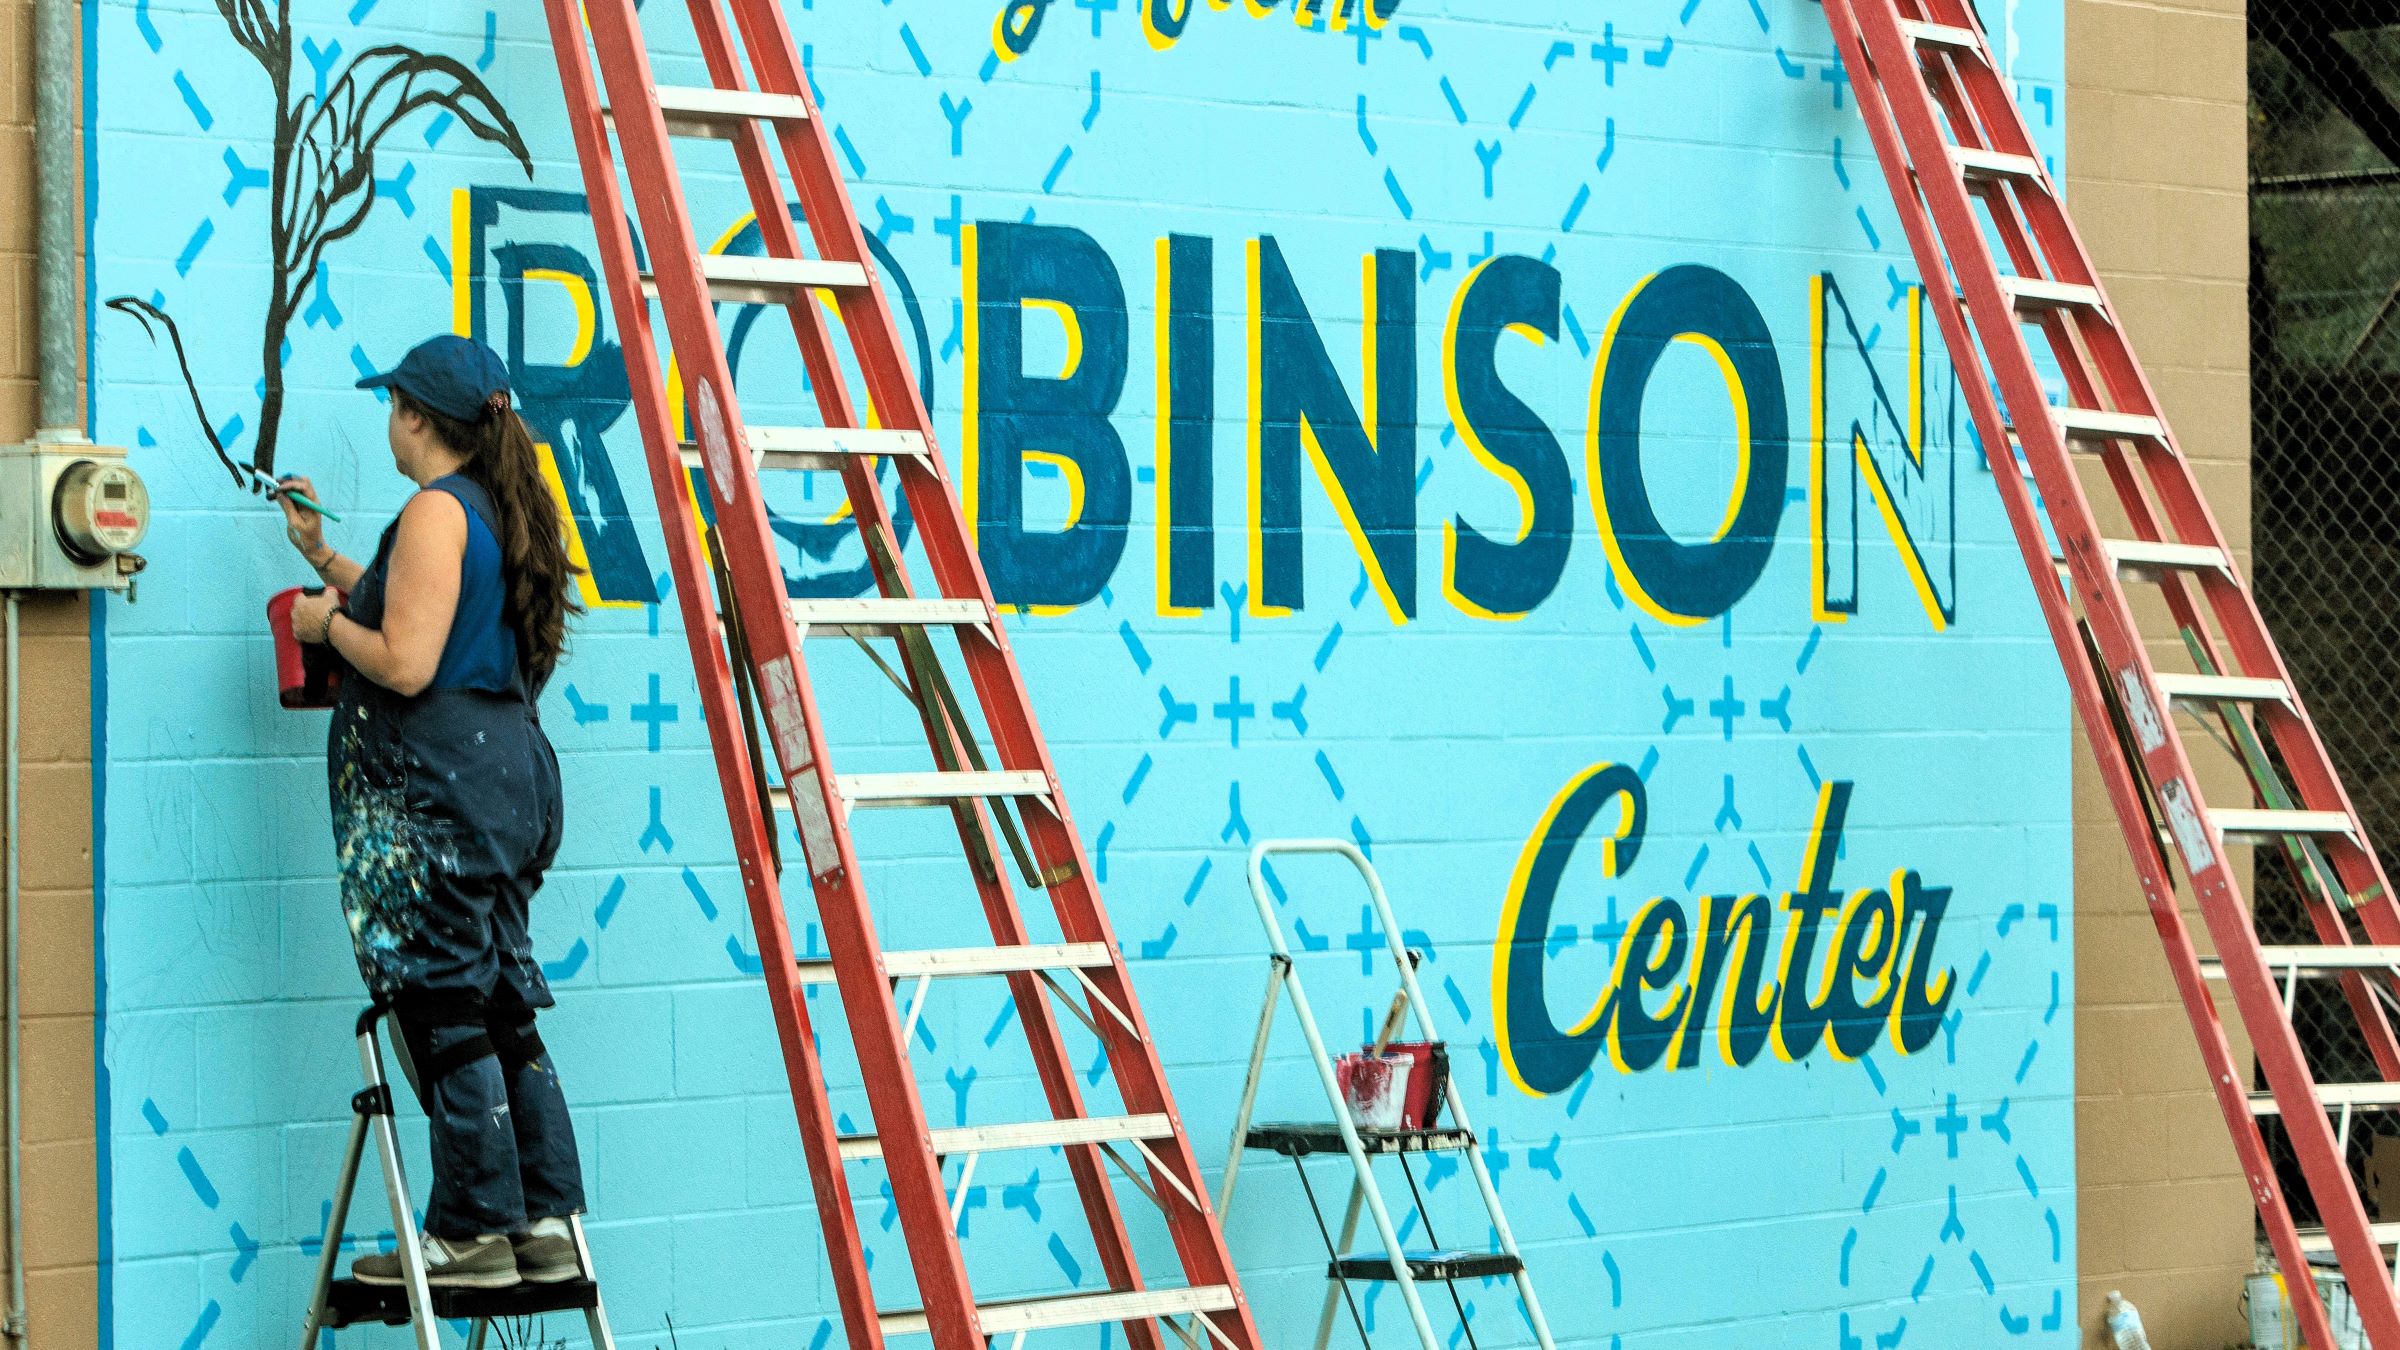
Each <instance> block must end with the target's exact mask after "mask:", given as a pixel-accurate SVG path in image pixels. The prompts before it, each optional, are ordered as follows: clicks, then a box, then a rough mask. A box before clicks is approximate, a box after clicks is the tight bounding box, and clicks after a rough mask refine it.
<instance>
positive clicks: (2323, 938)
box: [1920, 15, 2400, 1080]
mask: <svg viewBox="0 0 2400 1350" xmlns="http://www.w3.org/2000/svg"><path fill="white" fill-rule="evenodd" d="M1968 17H1969V19H1970V20H1972V19H1973V17H1974V16H1972V15H1969V16H1968ZM1975 31H1980V30H1975ZM1987 50H1988V48H1987ZM1920 69H1922V70H1924V72H1925V74H1926V78H1927V85H1928V87H1929V89H1930V90H1931V92H1932V95H1933V98H1934V101H1935V103H1936V105H1937V106H1938V107H1939V108H1940V109H1941V112H1942V115H1943V117H1944V119H1945V121H1946V122H1947V124H1948V125H1949V127H1950V128H1951V129H1952V132H1953V135H1954V136H1957V137H1958V139H1959V140H1960V141H1961V143H1963V144H1965V145H1968V146H1969V147H1971V148H1984V149H1989V148H1992V144H1991V139H1992V138H1990V137H1988V136H1985V135H1983V134H1982V133H1981V126H1982V120H1983V117H1984V115H1985V114H1982V113H1979V112H1977V111H1976V110H1975V109H1973V108H1971V107H1970V106H1969V103H1968V101H1967V91H1965V90H1962V89H1961V87H1960V82H1959V81H1957V80H1954V79H1952V78H1951V75H1950V71H1949V69H1948V67H1947V66H1946V65H1945V64H1943V63H1941V62H1939V61H1935V62H1928V63H1926V64H1925V65H1923V66H1921V67H1920ZM1992 87H1994V86H1978V85H1974V84H1972V83H1971V82H1970V83H1969V85H1968V88H1969V89H1977V88H1981V89H1985V90H1986V92H1987V94H1988V90H1989V89H1990V88H1992ZM2014 108H2015V104H2014V103H2013V101H2007V100H2002V101H2000V103H1999V104H1998V110H1999V111H2000V112H2002V113H2013V110H2014ZM1962 132H1963V133H1964V134H1963V135H1960V134H1959V133H1962ZM1967 191H1968V193H1969V195H1970V196H1971V197H1973V199H1974V200H1976V201H1978V202H1980V203H1982V204H1983V206H1984V208H1985V210H1987V211H1989V212H1990V213H1991V215H1992V218H1993V219H1994V220H1995V221H2000V220H2006V221H2008V222H2009V223H2010V224H2011V225H2012V226H2016V225H2029V224H2038V225H2044V226H2053V225H2054V226H2055V227H2056V228H2057V229H2058V230H2061V231H2063V232H2064V234H2063V237H2064V238H2065V239H2067V241H2068V242H2069V245H2070V247H2068V248H2067V249H2066V250H2065V252H2064V254H2063V256H2059V257H2056V258H2047V257H2044V256H2043V254H2042V253H2041V252H2039V251H2037V250H2036V249H2035V247H2034V244H2033V240H2032V239H2031V238H2030V237H2029V235H2028V234H2027V233H2026V232H2025V230H2024V229H2021V228H2010V229H2005V230H2001V231H1999V232H1998V233H1999V242H2000V244H2001V246H2002V247H2003V249H2004V250H2005V251H2006V253H2007V254H2008V259H2009V265H2010V267H2011V269H2012V270H2013V272H2014V274H2015V275H2017V276H2020V277H2040V276H2045V275H2046V276H2048V277H2049V278H2050V279H2052V280H2057V281H2066V282H2071V283H2074V284H2078V285H2085V286H2089V287H2091V288H2092V289H2093V290H2094V291H2095V292H2098V293H2101V294H2102V296H2103V303H2102V305H2101V306H2099V307H2090V308H2087V307H2077V308H2075V309H2074V310H2073V311H2072V317H2071V318H2070V317H2069V316H2070V311H2069V310H2067V309H2065V308H2045V309H2043V310H2042V311H2040V312H2039V313H2038V314H2035V315H2032V316H2021V317H2029V318H2030V320H2031V326H2033V327H2037V328H2039V329H2040V330H2041V331H2042V334H2043V336H2044V337H2045V338H2046V339H2048V341H2049V342H2050V345H2051V349H2052V350H2053V351H2056V352H2060V353H2067V354H2072V353H2074V352H2076V350H2077V347H2076V344H2077V342H2078V341H2081V342H2082V343H2083V344H2084V348H2085V350H2091V349H2093V348H2094V347H2095V345H2096V344H2106V345H2108V346H2109V347H2111V348H2113V349H2114V350H2116V351H2118V352H2120V353H2121V354H2122V355H2123V357H2124V359H2125V360H2127V361H2131V359H2132V357H2131V352H2130V350H2129V349H2127V348H2126V347H2125V345H2124V341H2123V334H2122V332H2121V331H2120V330H2119V329H2117V327H2116V326H2115V325H2114V324H2113V323H2112V322H2110V321H2109V320H2108V318H2107V317H2106V315H2107V314H2109V313H2113V312H2114V311H2113V310H2110V309H2108V308H2107V306H2106V299H2105V292H2106V288H2105V287H2104V286H2103V285H2102V283H2101V279H2100V277H2099V275H2098V274H2097V272H2096V270H2095V269H2093V268H2092V266H2091V265H2090V259H2089V258H2088V257H2087V256H2086V255H2085V253H2084V252H2083V249H2082V245H2081V241H2080V239H2079V238H2078V237H2077V236H2076V235H2075V234H2074V232H2073V230H2074V227H2073V222H2072V221H2071V220H2070V219H2069V218H2068V217H2067V216H2066V214H2065V212H2064V210H2063V208H2062V207H2061V205H2060V204H2059V203H2058V201H2057V200H2056V199H2054V198H2052V197H2050V196H2049V195H2048V194H2047V193H2043V194H2036V195H2033V196H2032V197H2030V198H2029V199H2028V200H2027V201H2025V202H2024V203H2023V207H2024V213H2023V215H2022V216H2021V217H2020V216H2019V215H2017V214H2015V213H2017V212H2018V209H2019V206H2018V203H2017V201H2016V200H2015V199H2014V198H2013V197H2012V195H2011V194H2010V193H2008V192H2007V191H2005V190H2004V189H2002V188H2001V187H2000V186H1999V185H1998V184H1997V183H1994V182H1987V181H1980V180H1979V181H1975V182H1970V183H1969V184H1968V185H1967ZM2060 374H2061V376H2062V377H2063V378H2064V380H2065V381H2066V385H2067V396H2068V399H2069V402H2070V403H2071V404H2072V405H2073V406H2075V407H2082V408H2097V407H2101V406H2103V404H2102V402H2101V401H2100V400H2101V398H2102V393H2101V390H2100V386H2099V383H2098V381H2097V380H2096V379H2095V378H2094V375H2093V372H2092V371H2091V370H2090V369H2089V368H2088V366H2087V365H2086V364H2085V363H2084V362H2082V361H2079V360H2072V359H2070V360H2065V361H2062V362H2061V363H2060ZM2135 374H2136V375H2137V377H2138V376H2139V375H2140V371H2139V367H2138V365H2137V366H2136V367H2135ZM2142 402H2143V403H2144V405H2145V406H2155V400H2154V399H2152V397H2151V395H2150V393H2149V391H2148V389H2147V386H2146V385H2145V386H2144V390H2143V393H2142ZM2144 444H2145V445H2147V444H2149V443H2147V442H2145V443H2144ZM2161 444H2163V442H2162V443H2161ZM2137 453H2138V452H2133V453H2129V452H2128V451H2127V450H2126V449H2125V447H2124V445H2123V444H2122V443H2120V442H2115V441H2111V442H2108V443H2107V444H2105V445H2104V446H2103V447H2102V448H2101V452H2100V457H2101V460H2102V462H2103V467H2104V468H2105V470H2106V472H2107V475H2108V478H2109V482H2110V485H2111V486H2112V487H2113V488H2114V490H2115V493H2116V498H2117V501H2118V502H2119V504H2120V505H2121V506H2122V507H2123V508H2124V510H2125V513H2126V517H2127V521H2128V523H2129V524H2130V526H2131V528H2132V531H2133V535H2134V537H2135V538H2136V539H2141V540H2149V541H2169V540H2170V539H2171V536H2170V535H2169V534H2168V533H2167V532H2166V531H2167V526H2166V525H2165V524H2163V523H2161V521H2160V519H2159V516H2158V512H2157V511H2156V510H2155V509H2154V508H2153V507H2152V504H2151V501H2150V496H2149V494H2148V493H2146V492H2145V491H2144V490H2143V486H2142V483H2143V479H2144V477H2145V476H2146V474H2147V472H2149V471H2151V469H2152V466H2151V465H2149V464H2146V463H2144V462H2143V461H2141V460H2140V459H2138V458H2136V454H2137ZM2164 461H2165V462H2164V464H2163V465H2161V466H2160V467H2161V468H2163V470H2164V471H2165V472H2166V473H2168V474H2172V475H2176V476H2181V477H2186V478H2188V465H2187V464H2186V463H2185V461H2184V460H2183V459H2182V457H2181V456H2180V454H2174V453H2165V454H2164ZM2190 488H2191V495H2192V496H2193V497H2194V499H2196V500H2198V501H2199V503H2200V506H2201V508H2202V509H2203V510H2205V509H2206V507H2207V504H2206V500H2205V498H2204V497H2202V496H2201V495H2200V494H2199V493H2198V489H2197V484H2196V482H2194V483H2191V484H2190ZM2187 537H2188V536H2187ZM2203 537H2206V538H2209V539H2212V540H2221V538H2222V536H2221V535H2219V534H2217V533H2216V527H2215V523H2214V519H2213V517H2211V518H2210V520H2209V533H2208V534H2207V535H2205V536H2203ZM2101 563H2102V565H2103V566H2107V565H2108V562H2107V560H2105V559H2103V560H2101ZM2156 583H2157V585H2158V587H2159V589H2160V591H2161V592H2162V595H2163V598H2164V600H2165V602H2166V605H2167V609H2168V613H2169V615H2170V616H2171V617H2172V618H2173V620H2174V622H2175V626H2176V628H2177V630H2178V631H2179V632H2180V633H2183V634H2186V635H2188V636H2189V637H2190V639H2191V640H2192V641H2193V642H2194V643H2196V644H2197V646H2198V650H2199V653H2200V654H2201V655H2203V656H2205V658H2206V660H2207V662H2208V667H2207V669H2209V670H2211V671H2219V672H2221V671H2224V670H2227V669H2229V667H2228V665H2227V662H2226V660H2225V657H2224V655H2223V652H2222V650H2221V644H2220V641H2219V639H2218V635H2217V634H2216V633H2215V632H2214V631H2212V629H2211V628H2210V626H2209V625H2208V624H2207V623H2205V622H2203V621H2202V617H2201V614H2200V612H2199V609H2198V607H2197V606H2196V605H2195V604H2194V603H2193V600H2192V596H2191V593H2190V590H2189V588H2188V587H2187V585H2186V583H2185V581H2184V579H2183V577H2182V576H2181V575H2180V574H2178V573H2175V572H2172V571H2166V572H2162V573H2161V574H2160V575H2159V576H2158V577H2157V578H2156ZM2203 598H2204V599H2205V598H2206V597H2205V596H2204V597H2203ZM2281 682H2282V683H2283V684H2284V686H2285V687H2286V688H2291V687H2292V685H2291V682H2290V680H2289V679H2288V678H2282V679H2281ZM2218 711H2219V720H2220V722H2221V724H2222V725H2223V726H2224V728H2225V730H2226V732H2227V734H2228V735H2229V736H2231V735H2235V734H2237V733H2238V732H2239V731H2240V730H2242V729H2243V728H2242V727H2240V726H2237V723H2238V722H2239V720H2240V715H2239V713H2237V712H2236V711H2234V709H2233V708H2232V707H2230V706H2227V705H2220V707H2219V710H2218ZM2277 852H2278V853H2279V854H2280V855H2282V856H2280V857H2279V859H2278V861H2279V862H2280V863H2281V864H2282V865H2283V866H2285V867H2286V868H2287V870H2288V871H2289V873H2290V874H2291V875H2292V877H2293V878H2294V880H2295V882H2296V883H2297V884H2298V885H2299V886H2300V887H2301V892H2300V893H2301V894H2304V895H2305V894H2311V893H2313V892H2314V891H2315V890H2316V889H2317V888H2318V886H2319V884H2320V883H2319V881H2318V880H2317V878H2316V877H2315V876H2313V875H2311V874H2312V873H2313V871H2314V870H2315V864H2314V860H2313V858H2312V860H2311V866H2309V867H2302V866H2301V865H2300V864H2299V860H2296V859H2294V858H2292V857H2291V856H2290V855H2289V852H2288V851H2286V850H2277ZM2322 856H2323V855H2322V853H2321V852H2320V853H2317V854H2315V855H2314V857H2317V858H2321V857H2322ZM2328 880H2331V881H2332V882H2333V883H2334V884H2336V885H2339V884H2341V883H2340V879H2339V875H2338V874H2337V875H2336V876H2335V877H2333V878H2329V879H2328ZM2306 909H2307V912H2308V916H2309V920H2310V923H2311V926H2312V927H2313V928H2314V929H2315V931H2316V934H2317V938H2318V941H2319V942H2321V943H2323V944H2325V945H2328V946H2346V945H2352V944H2353V942H2354V939H2353V937H2352V935H2351V933H2350V930H2349V927H2348V925H2347V924H2346V923H2345V922H2344V920H2343V918H2342V916H2341V913H2340V912H2339V910H2337V909H2336V908H2335V907H2333V906H2332V905H2330V904H2310V905H2307V906H2306ZM2380 927H2388V925H2381V926H2380ZM2380 927H2379V925H2376V924H2373V923H2370V924H2369V928H2370V930H2371V932H2375V931H2380ZM2370 940H2372V941H2379V942H2388V941H2390V940H2391V939H2390V938H2388V937H2382V936H2373V937H2371V938H2370ZM2338 983H2339V984H2340V985H2341V987H2342V990H2343V993H2344V996H2345V998H2346V999H2347V1001H2348V1003H2349V1005H2350V1009H2351V1013H2352V1015H2353V1016H2354V1017H2355V1018H2357V1020H2358V1022H2359V1025H2360V1027H2361V1028H2362V1030H2363V1031H2364V1033H2365V1037H2366V1041H2367V1043H2368V1045H2369V1047H2370V1049H2371V1051H2372V1053H2373V1054H2374V1056H2375V1060H2376V1064H2377V1066H2378V1068H2379V1070H2380V1071H2381V1074H2382V1076H2383V1077H2384V1078H2385V1079H2389V1080H2400V1039H2396V1038H2395V1035H2394V1030H2393V1026H2392V1022H2391V1019H2390V1015H2389V1011H2388V1009H2387V1008H2386V1007H2385V1006H2384V1004H2383V1003H2382V1002H2381V1000H2379V999H2377V998H2376V997H2375V995H2374V992H2373V991H2372V990H2371V989H2370V988H2369V987H2368V977H2367V976H2365V975H2363V974H2359V973H2351V974H2346V975H2344V976H2342V977H2340V979H2339V981H2338ZM2287 1011H2288V1010H2287Z"/></svg>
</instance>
